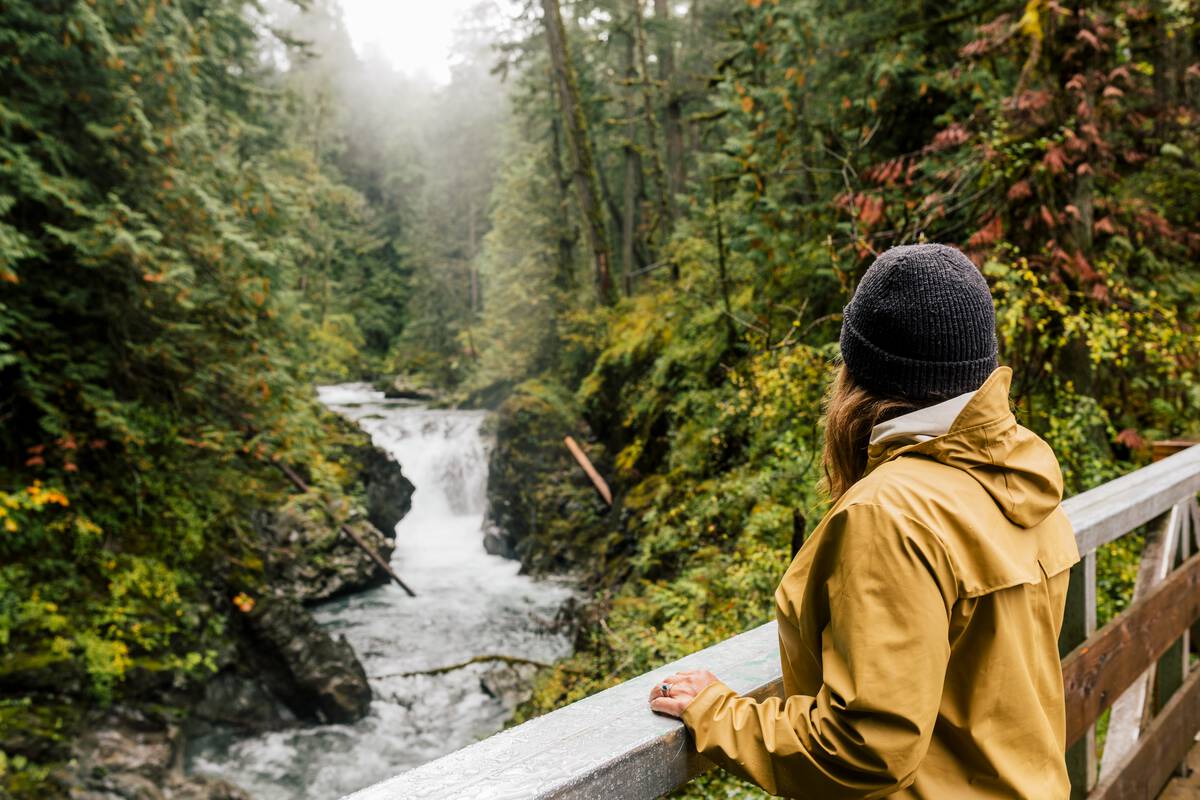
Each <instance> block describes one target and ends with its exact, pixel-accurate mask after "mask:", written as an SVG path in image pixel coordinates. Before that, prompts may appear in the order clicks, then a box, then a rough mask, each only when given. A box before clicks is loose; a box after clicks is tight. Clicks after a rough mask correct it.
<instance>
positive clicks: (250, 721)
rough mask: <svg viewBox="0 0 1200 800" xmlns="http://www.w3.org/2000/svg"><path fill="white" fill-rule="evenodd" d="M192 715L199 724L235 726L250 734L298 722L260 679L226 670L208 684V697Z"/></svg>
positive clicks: (206, 685) (256, 676) (205, 688)
mask: <svg viewBox="0 0 1200 800" xmlns="http://www.w3.org/2000/svg"><path fill="white" fill-rule="evenodd" d="M192 715H193V716H194V717H195V718H196V720H199V721H203V722H207V723H213V724H217V725H231V726H233V727H236V728H240V729H242V730H245V731H247V732H262V731H269V730H275V729H278V728H282V727H285V726H286V725H288V724H290V723H293V722H295V721H296V717H295V715H294V714H292V713H291V711H290V710H289V709H288V708H287V706H285V705H283V704H282V703H280V702H279V701H278V700H276V699H275V697H274V695H272V693H271V690H270V688H269V687H268V686H267V684H266V682H265V681H263V680H262V678H261V677H260V676H258V675H247V674H242V673H241V672H239V671H237V670H236V669H226V670H222V671H221V672H220V673H218V674H217V675H215V676H214V677H213V678H212V679H211V680H209V681H208V683H206V684H205V686H204V695H203V696H202V697H201V698H200V700H199V701H198V702H197V703H196V705H195V706H194V707H193V709H192Z"/></svg>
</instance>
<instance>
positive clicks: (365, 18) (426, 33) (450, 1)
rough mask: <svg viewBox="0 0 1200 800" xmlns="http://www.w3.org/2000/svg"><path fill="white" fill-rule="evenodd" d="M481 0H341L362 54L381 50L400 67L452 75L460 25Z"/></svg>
mask: <svg viewBox="0 0 1200 800" xmlns="http://www.w3.org/2000/svg"><path fill="white" fill-rule="evenodd" d="M478 1H479V0H340V2H341V4H342V10H343V13H344V14H345V20H346V28H347V30H348V31H349V32H350V38H351V39H352V40H353V42H354V49H355V50H357V51H358V54H359V56H364V55H366V54H367V53H368V52H370V51H371V50H378V52H379V53H381V54H382V55H383V56H384V57H385V58H386V59H387V60H388V61H390V62H391V63H392V65H393V66H395V67H396V69H398V70H400V71H401V72H405V73H408V74H409V75H412V76H416V75H420V74H422V73H424V74H425V75H427V76H428V77H429V78H431V79H433V80H434V81H436V82H437V83H446V82H448V81H449V80H450V67H449V55H450V43H451V42H452V41H453V33H454V28H455V26H456V25H457V24H458V20H459V18H460V17H461V16H462V15H463V13H464V12H466V11H467V9H469V8H471V7H472V6H473V5H475V4H476V3H477V2H478Z"/></svg>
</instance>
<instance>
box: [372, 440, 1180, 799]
mask: <svg viewBox="0 0 1200 800" xmlns="http://www.w3.org/2000/svg"><path fill="white" fill-rule="evenodd" d="M1198 492H1200V447H1192V448H1190V449H1188V450H1185V451H1183V452H1181V453H1178V454H1176V455H1173V456H1170V457H1169V458H1166V459H1163V460H1162V461H1159V462H1157V463H1155V464H1152V465H1151V466H1148V467H1145V468H1143V469H1140V470H1138V471H1136V472H1133V473H1131V474H1129V475H1126V476H1124V477H1121V478H1118V479H1116V480H1114V481H1111V482H1109V483H1106V484H1104V485H1103V486H1100V487H1097V488H1095V489H1092V490H1091V491H1088V492H1085V493H1083V494H1080V495H1076V496H1075V497H1072V498H1069V499H1068V500H1066V501H1064V503H1063V507H1064V509H1065V511H1066V513H1067V515H1068V516H1069V517H1070V519H1071V522H1072V524H1073V525H1074V528H1075V535H1076V539H1077V541H1078V542H1079V550H1080V553H1081V555H1082V556H1083V558H1082V560H1081V562H1080V563H1079V565H1077V566H1076V568H1075V569H1074V571H1073V572H1072V575H1071V588H1070V590H1069V592H1068V598H1067V604H1068V607H1067V614H1066V617H1065V620H1064V626H1063V632H1062V639H1061V642H1060V644H1061V649H1062V652H1063V653H1064V655H1065V658H1064V661H1063V671H1064V678H1065V686H1066V691H1067V707H1068V710H1067V729H1068V741H1069V742H1070V743H1072V746H1071V748H1070V750H1069V751H1068V768H1069V770H1070V772H1071V778H1072V783H1073V786H1074V792H1073V795H1074V796H1077V797H1085V796H1086V797H1093V798H1099V797H1103V798H1106V799H1107V798H1118V797H1120V798H1124V797H1135V796H1136V797H1153V796H1155V795H1156V794H1157V792H1158V790H1159V789H1160V788H1161V787H1162V786H1163V784H1165V783H1166V781H1167V780H1168V779H1169V778H1170V775H1171V773H1172V772H1173V771H1174V770H1175V769H1176V768H1177V766H1178V765H1179V764H1180V763H1181V762H1182V761H1183V758H1184V756H1185V755H1186V753H1187V749H1188V747H1189V746H1190V745H1191V743H1192V739H1193V734H1194V733H1195V732H1196V731H1197V730H1200V670H1195V671H1192V672H1190V673H1189V671H1188V668H1187V661H1188V645H1187V638H1188V629H1189V628H1190V627H1191V626H1192V625H1194V624H1196V620H1197V619H1198V618H1200V555H1195V556H1193V555H1191V553H1192V550H1193V545H1194V544H1195V542H1194V541H1193V540H1194V539H1196V538H1197V537H1200V508H1198V507H1197V504H1196V495H1197V493H1198ZM1147 525H1148V530H1147V533H1146V545H1145V547H1144V554H1143V559H1142V564H1141V568H1140V570H1139V576H1138V584H1137V589H1136V591H1135V596H1134V601H1133V602H1132V604H1131V605H1130V607H1129V608H1128V609H1126V610H1125V611H1124V612H1123V613H1122V614H1120V615H1119V616H1118V617H1116V618H1115V619H1113V620H1112V621H1111V622H1110V623H1109V624H1107V625H1105V626H1104V627H1103V628H1101V629H1100V630H1099V631H1097V630H1096V551H1097V549H1098V548H1100V547H1103V546H1104V545H1105V544H1107V543H1109V542H1111V541H1114V540H1115V539H1118V538H1120V537H1122V536H1124V535H1125V534H1127V533H1130V532H1132V531H1135V530H1138V529H1141V528H1143V527H1144V526H1147ZM699 667H704V668H707V669H711V670H712V671H713V672H715V673H717V674H718V675H720V676H721V678H722V680H724V681H725V682H726V683H727V684H728V685H729V686H730V687H731V688H733V689H734V690H735V691H738V692H741V693H743V694H748V695H753V696H756V697H765V696H768V695H771V694H777V693H780V691H781V678H780V668H779V654H778V640H777V638H776V632H775V624H774V623H768V624H766V625H763V626H761V627H759V628H755V629H753V630H751V631H748V632H746V633H743V634H741V635H740V636H735V637H733V638H731V639H727V640H725V641H723V642H721V643H720V644H717V645H714V646H713V647H709V648H707V649H705V650H701V651H699V652H696V653H693V654H691V655H689V656H687V657H685V658H682V659H680V660H678V661H675V662H673V663H671V664H666V665H664V666H662V667H660V668H659V669H656V670H654V671H653V672H652V673H647V674H644V675H640V676H638V677H636V678H633V679H632V680H629V681H626V682H625V683H622V684H620V685H618V686H614V687H612V688H610V689H606V690H604V691H602V692H599V693H597V694H594V695H592V696H591V697H588V698H585V699H583V700H580V701H578V702H576V703H572V704H571V705H569V706H566V707H564V708H560V709H558V710H557V711H553V712H551V713H549V714H546V715H544V716H541V717H538V718H536V719H533V720H530V721H529V722H526V723H524V724H523V725H518V726H516V727H514V728H510V729H509V730H506V731H503V732H501V733H498V734H496V735H495V736H492V737H490V738H488V739H485V740H483V741H481V742H477V743H476V744H473V745H470V746H468V747H465V748H463V749H461V750H458V751H456V752H454V753H450V754H449V755H447V756H444V757H442V758H439V759H437V760H435V761H432V762H430V763H428V764H425V765H423V766H420V767H417V768H416V769H412V770H409V771H408V772H404V773H401V774H400V775H397V776H395V777H394V778H391V779H389V780H386V781H383V782H382V783H378V784H376V785H374V786H371V787H369V788H366V789H363V790H362V791H359V792H357V793H355V794H353V795H351V798H352V800H417V799H419V798H429V800H452V799H453V798H463V800H467V799H468V798H469V800H488V799H489V798H494V799H495V800H501V799H504V800H518V798H520V799H521V800H524V799H525V798H545V799H547V800H548V799H549V798H580V799H581V800H582V798H596V797H605V798H623V799H630V798H632V799H634V800H643V799H646V800H648V798H654V797H658V796H660V795H662V794H665V793H667V792H669V791H672V790H673V789H676V788H678V787H679V786H682V785H683V784H684V783H686V782H688V781H689V780H691V779H692V778H693V777H694V776H695V775H697V774H698V773H700V772H702V771H704V770H705V769H707V768H709V766H711V765H710V764H709V763H708V762H707V761H706V760H705V759H704V758H702V757H700V756H698V755H696V754H695V752H694V751H693V750H692V748H691V747H690V745H689V743H688V741H687V736H686V733H685V731H684V728H683V726H682V724H681V723H679V722H677V721H675V720H671V719H668V718H664V717H660V716H657V715H655V714H652V713H651V712H650V711H649V710H648V709H647V706H646V698H647V697H648V696H649V694H650V689H651V687H653V686H654V685H655V683H656V682H657V681H658V679H659V678H660V677H661V676H663V675H666V674H669V673H671V672H674V671H677V670H682V669H694V668H699ZM1119 697H1120V698H1121V700H1120V702H1119V703H1117V706H1116V707H1115V708H1113V711H1112V713H1111V716H1110V722H1109V733H1108V741H1109V743H1110V744H1109V745H1108V747H1107V748H1106V754H1105V758H1104V762H1103V774H1102V776H1101V777H1100V778H1099V785H1097V775H1098V774H1099V773H1098V770H1097V760H1096V746H1095V727H1096V721H1097V720H1098V719H1099V718H1100V716H1101V714H1102V713H1103V712H1104V711H1105V710H1107V709H1109V708H1110V707H1112V706H1113V704H1114V702H1116V701H1117V700H1118V698H1119ZM1147 712H1153V716H1152V718H1151V720H1150V722H1149V724H1148V725H1147V726H1146V727H1145V728H1144V729H1143V728H1142V720H1143V719H1144V716H1145V715H1146V713H1147ZM1135 718H1136V719H1135ZM1114 725H1116V726H1117V727H1116V728H1115V729H1114V727H1113V726H1114ZM1114 736H1116V737H1117V738H1116V739H1114V738H1113V737H1114Z"/></svg>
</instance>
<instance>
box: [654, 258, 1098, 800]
mask: <svg viewBox="0 0 1200 800" xmlns="http://www.w3.org/2000/svg"><path fill="white" fill-rule="evenodd" d="M841 350H842V360H843V365H842V367H841V371H840V373H839V375H838V377H837V380H836V383H835V385H834V387H833V389H832V391H831V394H830V396H829V399H828V407H827V416H826V429H825V453H824V461H825V471H826V476H827V481H828V489H829V493H830V495H831V499H832V501H833V506H832V508H830V510H829V513H828V514H826V516H825V518H824V519H823V520H822V521H821V524H820V525H818V526H817V529H816V531H814V533H813V535H812V536H811V537H810V538H809V540H808V541H807V542H806V543H805V545H804V547H802V548H801V549H800V552H799V553H798V554H797V555H796V558H795V559H794V560H793V561H792V564H791V566H790V567H789V568H788V570H787V572H786V573H785V574H784V576H783V579H782V581H781V582H780V584H779V588H778V590H777V591H776V593H775V601H776V616H777V618H778V621H779V644H780V658H781V661H782V662H783V686H784V698H785V699H782V700H781V699H779V698H770V699H767V700H764V701H757V700H754V699H751V698H746V697H739V696H738V695H737V694H736V693H734V692H733V691H732V690H730V689H729V688H728V687H727V686H725V685H724V684H723V683H721V682H720V680H718V679H717V677H716V676H714V675H713V674H712V673H710V672H707V671H704V670H695V671H689V672H682V673H678V674H675V675H672V676H670V677H668V678H666V679H665V680H664V682H663V683H662V684H661V685H660V686H659V687H657V688H656V690H655V692H654V696H653V697H652V699H651V707H652V708H653V709H654V710H655V711H658V712H660V713H663V714H669V715H672V716H677V717H681V718H682V719H683V721H684V723H685V724H686V725H687V727H688V728H689V729H690V730H691V731H692V733H693V734H694V736H695V741H696V747H697V748H698V749H699V751H700V752H701V753H703V754H704V755H705V756H707V757H708V758H710V759H711V760H713V761H715V762H716V763H717V764H719V765H721V766H722V767H724V768H726V769H728V770H730V771H731V772H734V773H737V774H738V775H741V776H743V777H745V778H748V779H750V780H752V781H754V782H755V783H757V784H758V785H759V786H761V787H763V788H764V789H766V790H767V791H769V792H771V793H772V794H777V795H784V796H787V797H798V798H822V800H825V799H826V798H850V797H885V796H891V797H905V798H939V799H940V798H955V799H956V800H961V799H962V798H985V797H986V798H1000V797H1004V798H1012V797H1025V798H1036V800H1047V798H1065V797H1067V796H1068V794H1069V788H1070V787H1069V785H1068V781H1067V773H1066V768H1065V765H1064V759H1063V751H1064V744H1065V743H1064V741H1063V740H1064V736H1065V734H1064V726H1065V723H1064V714H1065V712H1064V706H1063V682H1062V670H1061V667H1060V665H1059V655H1058V633H1059V629H1060V628H1061V625H1062V615H1063V605H1064V602H1065V597H1066V592H1067V577H1068V570H1069V568H1070V567H1071V565H1072V564H1074V563H1075V562H1076V561H1078V560H1079V553H1078V551H1077V549H1076V546H1075V539H1074V536H1073V535H1072V531H1071V527H1070V523H1069V522H1068V520H1067V518H1066V515H1065V514H1064V513H1063V512H1062V509H1061V508H1060V506H1059V503H1060V501H1061V499H1062V475H1061V473H1060V471H1059V467H1058V463H1057V461H1056V460H1055V458H1054V454H1053V453H1052V452H1051V450H1050V447H1049V446H1048V445H1047V444H1046V443H1045V442H1043V441H1042V440H1041V439H1039V438H1038V437H1037V436H1036V435H1034V434H1033V433H1032V432H1030V431H1029V430H1027V429H1025V428H1023V427H1021V426H1020V425H1018V424H1017V422H1016V420H1015V419H1014V417H1013V414H1012V412H1011V410H1010V409H1009V402H1008V391H1009V382H1010V379H1011V371H1010V370H1009V369H1008V368H1007V367H999V368H998V367H997V362H996V355H997V350H996V322H995V311H994V309H993V307H992V299H991V296H990V294H989V292H988V288H987V283H986V282H985V281H984V279H983V277H982V276H981V275H980V273H979V271H978V270H977V269H976V268H975V266H974V265H973V264H972V263H971V262H970V261H968V260H967V259H966V257H964V256H963V254H962V253H960V252H958V251H957V250H955V249H953V248H950V247H945V246H943V245H913V246H908V247H897V248H894V249H892V250H889V251H887V252H886V253H884V254H883V255H881V256H880V257H879V258H878V259H877V260H876V261H875V263H874V264H873V265H872V266H871V268H870V269H869V270H868V271H867V273H866V275H865V276H864V277H863V280H862V283H861V284H860V285H859V287H858V290H857V291H856V292H855V294H854V297H853V298H852V299H851V300H850V304H849V305H848V306H846V309H845V314H844V317H843V321H842V334H841Z"/></svg>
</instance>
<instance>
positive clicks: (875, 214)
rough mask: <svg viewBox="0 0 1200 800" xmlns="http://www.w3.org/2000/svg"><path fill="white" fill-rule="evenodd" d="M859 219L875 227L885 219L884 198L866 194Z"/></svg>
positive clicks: (866, 224) (868, 225) (864, 223)
mask: <svg viewBox="0 0 1200 800" xmlns="http://www.w3.org/2000/svg"><path fill="white" fill-rule="evenodd" d="M858 219H859V221H860V222H861V223H862V224H863V225H865V226H867V227H868V228H870V227H873V226H874V225H875V224H876V223H877V222H879V220H881V219H883V198H882V197H872V196H870V195H864V196H863V198H862V208H861V209H860V210H859V212H858Z"/></svg>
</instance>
